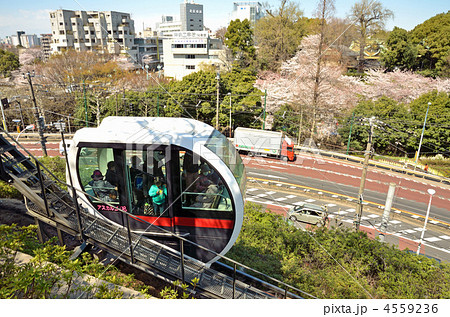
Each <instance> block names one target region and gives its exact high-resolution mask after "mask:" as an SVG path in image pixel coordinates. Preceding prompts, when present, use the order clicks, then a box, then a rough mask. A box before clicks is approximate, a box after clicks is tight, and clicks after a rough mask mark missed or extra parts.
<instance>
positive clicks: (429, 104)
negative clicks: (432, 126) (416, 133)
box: [415, 102, 431, 166]
mask: <svg viewBox="0 0 450 317" xmlns="http://www.w3.org/2000/svg"><path fill="white" fill-rule="evenodd" d="M430 106H431V102H429V103H428V107H427V113H426V114H425V120H424V121H423V129H422V134H421V136H420V142H419V149H418V150H417V156H416V162H415V166H416V165H417V161H418V160H419V156H420V148H421V147H422V140H423V133H424V132H425V125H426V124H427V117H428V110H430Z"/></svg>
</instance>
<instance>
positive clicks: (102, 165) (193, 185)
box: [68, 117, 246, 263]
mask: <svg viewBox="0 0 450 317" xmlns="http://www.w3.org/2000/svg"><path fill="white" fill-rule="evenodd" d="M68 160H69V166H70V169H71V171H72V173H71V174H72V178H73V183H74V186H75V187H76V188H78V189H80V190H81V191H82V192H85V193H87V194H89V195H86V194H84V193H80V194H79V195H78V199H79V202H80V204H81V205H82V206H83V207H85V208H87V209H88V210H89V212H91V213H93V214H95V215H97V216H98V217H103V218H105V219H108V220H110V221H112V222H114V223H117V224H118V225H121V226H125V225H126V219H125V217H127V216H128V219H129V220H128V221H129V225H130V228H131V230H132V231H133V232H136V233H139V234H143V235H145V236H146V237H147V238H149V239H154V240H156V241H158V242H160V243H163V244H165V245H167V246H169V247H172V248H174V249H179V240H178V239H176V238H174V237H173V235H171V233H175V234H177V235H181V236H183V237H185V238H186V239H188V240H190V241H193V242H195V243H197V244H199V245H202V246H204V247H206V248H208V249H211V250H213V251H215V252H217V253H219V254H222V255H223V254H225V253H226V252H227V251H228V250H229V249H230V248H231V247H232V246H233V244H234V242H235V241H236V239H237V237H238V235H239V232H240V230H241V227H242V221H243V212H244V198H243V193H245V184H246V176H245V169H244V165H243V163H242V160H241V158H240V156H239V155H238V153H237V152H236V150H235V149H234V146H233V145H232V144H231V143H230V142H229V141H228V139H227V138H226V137H225V136H224V135H223V134H221V133H220V132H219V131H217V130H215V129H214V128H213V127H211V126H209V125H207V124H204V123H202V122H199V121H196V120H193V119H185V118H144V117H108V118H105V119H104V120H103V121H102V123H101V124H100V126H99V127H97V128H83V129H81V130H79V131H77V132H76V133H75V135H74V138H73V143H72V146H71V147H70V149H69V153H68ZM160 183H162V185H161V184H160ZM156 184H157V185H159V188H157V190H156V192H157V193H158V194H157V195H159V198H155V197H151V194H153V195H154V193H155V190H153V192H152V191H151V189H152V186H153V188H155V187H154V186H156ZM164 187H165V189H164ZM162 193H163V194H162ZM157 202H159V203H160V205H158V206H155V203H157ZM109 205H112V206H115V207H117V208H119V209H120V210H122V211H124V212H125V213H123V212H120V211H117V210H115V209H114V208H112V207H111V206H109ZM161 205H162V206H161ZM160 228H163V229H165V230H164V231H162V230H161V229H160ZM184 249H185V254H187V255H190V256H192V257H194V258H196V259H198V260H200V261H202V262H204V263H212V262H214V261H215V260H217V259H218V257H217V256H216V255H214V254H212V253H210V252H207V251H205V250H203V249H201V248H198V247H195V246H194V245H192V244H190V243H184Z"/></svg>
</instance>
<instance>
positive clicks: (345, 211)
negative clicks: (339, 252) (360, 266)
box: [243, 156, 450, 262]
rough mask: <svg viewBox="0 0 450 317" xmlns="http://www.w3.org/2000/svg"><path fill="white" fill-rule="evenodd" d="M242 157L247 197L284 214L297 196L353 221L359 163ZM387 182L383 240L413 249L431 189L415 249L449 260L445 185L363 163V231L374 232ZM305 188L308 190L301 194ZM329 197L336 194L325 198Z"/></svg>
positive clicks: (447, 191) (449, 219) (448, 204)
mask: <svg viewBox="0 0 450 317" xmlns="http://www.w3.org/2000/svg"><path fill="white" fill-rule="evenodd" d="M243 159H244V162H245V164H246V170H247V176H248V177H249V178H250V179H252V180H253V182H250V185H249V190H248V191H247V200H248V201H253V202H256V203H259V204H262V205H267V207H268V208H270V209H271V210H274V211H275V212H278V213H280V214H285V213H286V211H287V210H288V209H289V208H291V207H292V206H294V205H295V204H296V203H299V202H301V201H306V202H312V203H315V204H319V205H329V206H330V208H329V211H330V213H331V215H332V216H331V217H332V218H333V217H335V220H336V221H337V220H339V222H341V223H343V224H344V225H347V226H351V224H352V223H353V221H354V218H355V209H356V197H357V196H358V190H359V185H360V181H361V178H360V175H361V171H362V168H361V166H357V165H354V164H346V163H345V162H337V161H334V160H329V159H322V158H317V157H307V156H305V157H301V163H299V162H290V163H284V162H281V161H277V160H271V159H264V158H248V157H243ZM319 160H320V161H319ZM358 173H359V175H358ZM268 183H270V184H272V185H274V184H277V183H278V184H283V185H284V186H283V188H284V189H283V190H281V187H278V188H277V186H272V188H263V187H264V186H267V184H268ZM390 183H395V184H396V185H397V187H396V192H395V197H394V201H393V211H391V216H390V221H389V226H388V233H387V235H386V241H387V242H389V243H392V244H395V245H398V246H399V248H400V249H404V248H408V249H410V250H417V246H418V242H419V240H420V235H421V233H422V230H423V224H424V218H425V214H426V210H427V206H428V200H429V197H430V196H429V194H427V193H426V191H427V189H428V188H433V189H435V190H436V194H435V195H434V196H433V199H432V204H431V209H430V218H429V220H428V224H427V230H426V232H425V235H424V241H423V245H422V248H421V251H423V253H425V254H426V255H427V256H431V257H435V258H437V259H440V260H444V261H447V262H450V229H448V228H449V224H450V210H449V208H450V199H449V197H450V187H449V186H447V185H444V184H439V183H432V182H428V181H422V180H417V179H414V178H412V177H408V176H406V177H405V175H403V174H396V173H393V172H386V171H384V170H382V171H379V170H375V169H374V168H369V172H368V177H367V182H366V190H365V191H364V202H365V203H370V204H369V205H371V206H372V207H368V206H365V207H364V209H363V217H362V223H361V226H362V227H364V228H365V229H364V230H365V231H366V232H367V233H368V235H369V236H371V237H373V238H374V237H376V236H378V234H379V228H380V223H381V215H382V212H383V209H384V205H385V202H386V196H387V190H388V187H389V184H390ZM289 185H291V186H289ZM279 188H280V189H279ZM308 190H311V192H310V193H306V194H305V191H308ZM318 191H322V192H324V193H325V192H326V193H327V194H328V195H327V197H328V199H327V198H325V195H317V193H318ZM313 192H314V193H315V194H313ZM319 193H320V192H319ZM423 193H426V194H423ZM334 196H335V197H336V199H331V198H332V197H334ZM338 197H339V198H340V199H341V200H343V202H342V203H340V202H339V201H338V200H337V198H338ZM373 203H374V204H373ZM374 205H379V206H378V208H374V207H373V206H374ZM394 208H395V209H397V210H394ZM400 211H401V212H400Z"/></svg>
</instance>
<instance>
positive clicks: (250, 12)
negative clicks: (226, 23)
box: [230, 2, 264, 23]
mask: <svg viewBox="0 0 450 317" xmlns="http://www.w3.org/2000/svg"><path fill="white" fill-rule="evenodd" d="M263 16H264V11H263V6H262V4H261V3H260V2H234V3H233V12H231V18H230V20H231V21H233V20H236V19H239V20H241V21H243V20H245V19H247V20H249V21H250V22H251V23H256V21H258V20H259V19H261V18H262V17H263Z"/></svg>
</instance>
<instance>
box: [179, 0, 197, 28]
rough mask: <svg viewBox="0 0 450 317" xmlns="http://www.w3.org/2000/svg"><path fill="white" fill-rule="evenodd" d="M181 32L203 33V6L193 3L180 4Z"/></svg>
mask: <svg viewBox="0 0 450 317" xmlns="http://www.w3.org/2000/svg"><path fill="white" fill-rule="evenodd" d="M180 20H181V31H203V4H197V3H194V1H191V2H188V1H187V0H185V1H184V3H181V4H180Z"/></svg>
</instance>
